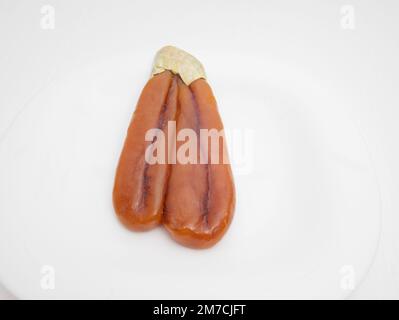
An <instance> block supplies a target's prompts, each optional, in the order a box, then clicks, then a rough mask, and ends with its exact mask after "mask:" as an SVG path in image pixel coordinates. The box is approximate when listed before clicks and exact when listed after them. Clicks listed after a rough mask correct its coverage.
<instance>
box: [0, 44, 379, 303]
mask: <svg viewBox="0 0 399 320" xmlns="http://www.w3.org/2000/svg"><path fill="white" fill-rule="evenodd" d="M132 54H134V55H135V57H134V58H135V59H132ZM152 54H153V52H147V51H142V52H138V51H136V52H134V53H132V52H129V54H120V55H115V56H112V57H105V58H104V59H103V60H95V61H92V63H91V64H90V65H87V64H84V65H79V66H76V68H74V69H71V70H70V72H69V73H68V74H67V75H65V74H62V75H59V76H56V77H55V79H54V81H53V82H52V84H51V85H49V86H48V87H46V88H45V89H44V90H43V91H42V92H41V93H40V94H39V95H38V96H36V97H35V98H34V99H33V100H32V101H31V102H30V103H29V104H28V106H27V108H26V109H24V111H23V113H21V114H20V116H19V117H18V119H17V121H15V123H14V125H13V126H12V127H11V128H10V130H9V131H8V132H7V134H6V136H5V138H4V140H3V141H1V143H0V159H1V160H0V161H1V165H0V177H1V179H0V261H1V264H0V280H2V281H3V283H4V284H5V285H6V287H7V288H8V289H9V290H10V291H12V292H13V293H14V294H15V295H16V296H18V297H21V298H161V299H163V298H169V299H172V298H224V299H228V298H341V297H344V296H345V295H347V294H348V293H350V290H351V289H352V284H356V283H358V282H359V281H360V280H361V279H362V277H363V276H364V274H365V273H366V271H367V269H368V266H369V263H370V262H371V258H372V256H373V254H374V252H375V249H376V244H377V239H378V236H379V227H380V224H379V223H380V220H379V219H380V208H379V193H378V188H377V185H376V183H375V178H374V172H373V167H372V164H371V162H370V160H369V157H368V152H367V147H366V146H365V144H364V143H363V140H362V138H361V136H360V134H359V132H358V130H357V129H356V128H355V126H354V124H353V122H352V121H351V120H350V116H349V115H348V114H347V112H346V111H345V105H344V104H342V102H340V101H336V99H335V96H334V93H333V91H327V90H325V89H329V88H328V86H327V87H326V86H323V84H322V83H321V82H320V81H317V80H315V79H312V78H311V77H310V75H309V74H307V73H306V72H305V71H303V70H296V69H294V68H293V67H291V66H288V65H287V64H285V63H283V62H281V61H276V60H272V59H265V58H264V57H257V56H256V55H255V56H253V57H250V58H247V59H246V68H245V70H244V69H243V70H234V71H233V70H231V69H229V68H228V67H229V66H230V65H232V63H233V62H234V61H237V59H240V58H241V59H242V57H234V56H231V55H230V56H229V58H228V59H226V55H223V54H220V55H218V54H217V53H212V52H211V51H209V55H208V56H207V57H206V59H207V61H206V65H205V67H206V69H207V70H208V75H209V79H210V83H211V85H212V86H213V89H214V92H215V95H216V97H217V100H218V103H219V108H220V112H221V114H222V117H223V120H224V124H225V127H226V130H229V129H230V130H231V129H232V130H235V131H236V132H238V133H239V134H240V133H243V134H244V135H245V134H247V135H248V136H247V137H249V139H250V141H247V143H246V144H245V147H246V150H245V155H247V158H246V160H245V161H244V163H235V164H234V170H235V173H236V174H235V182H236V187H237V208H236V214H235V218H234V221H233V224H232V226H231V228H230V230H229V231H228V233H227V234H226V236H225V237H224V238H223V240H222V241H221V242H220V243H219V244H218V245H217V246H215V247H214V248H212V249H209V250H202V251H197V250H191V249H187V248H185V247H182V246H180V245H178V244H176V243H175V242H173V241H172V240H171V239H170V238H169V237H168V235H167V233H166V232H164V231H163V230H162V228H158V229H156V230H153V231H150V232H147V233H133V232H129V231H127V230H126V229H124V228H123V227H122V226H121V225H120V224H119V222H118V221H117V219H116V218H115V214H114V211H113V208H112V203H111V193H112V187H113V178H114V173H115V168H116V164H117V161H118V157H119V154H120V151H121V147H122V143H123V139H124V136H125V131H126V128H127V126H128V123H129V121H130V116H131V113H132V112H133V109H134V106H135V103H136V101H137V98H138V95H139V93H140V92H141V89H142V87H143V85H144V84H145V82H146V80H147V78H148V73H149V69H150V63H151V55H152ZM222 57H223V58H222ZM137 61H143V63H142V64H140V63H137ZM230 142H231V143H230V150H231V153H232V158H233V161H234V159H236V160H237V159H238V158H239V156H240V154H242V152H241V151H240V149H239V148H237V147H236V145H237V141H233V140H231V141H230ZM250 142H252V143H250ZM238 144H239V143H238ZM234 153H235V154H234ZM46 266H47V267H46ZM49 270H53V271H54V280H55V282H54V284H55V287H54V288H52V287H51V285H50V287H49V286H48V283H49V282H46V281H47V280H48V279H49V277H51V275H52V274H51V272H50V273H49ZM50 283H51V282H50ZM46 284H47V285H46Z"/></svg>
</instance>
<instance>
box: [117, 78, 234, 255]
mask: <svg viewBox="0 0 399 320" xmlns="http://www.w3.org/2000/svg"><path fill="white" fill-rule="evenodd" d="M168 121H176V129H177V132H176V133H177V135H178V134H179V132H181V130H183V129H192V130H193V131H194V132H195V134H196V136H197V142H198V143H197V145H196V146H197V150H196V151H197V152H196V158H197V161H195V163H181V162H180V161H179V156H178V155H177V161H176V162H175V163H172V164H170V163H169V164H168V163H165V164H149V163H148V162H147V161H146V160H145V150H146V148H147V147H148V146H149V145H150V144H151V143H152V142H151V141H150V142H147V141H145V134H146V132H147V131H148V130H149V129H152V128H158V129H161V130H162V131H163V132H164V133H165V137H168V132H167V131H168ZM201 129H209V130H211V129H216V130H218V132H222V130H223V125H222V121H221V119H220V116H219V113H218V111H217V105H216V100H215V98H214V96H213V93H212V90H211V88H210V86H209V85H208V83H207V82H206V81H205V80H203V79H198V80H196V81H194V82H193V83H192V84H191V85H190V86H187V85H185V84H184V83H183V81H182V80H181V79H180V77H179V76H178V75H173V74H172V73H171V72H169V71H165V72H163V73H161V74H158V75H156V76H154V77H153V78H152V79H150V80H149V81H148V83H147V85H146V86H145V88H144V89H143V92H142V94H141V96H140V99H139V102H138V104H137V108H136V111H135V113H134V117H133V119H132V122H131V124H130V126H129V129H128V133H127V137H126V140H125V145H124V147H123V150H122V154H121V157H120V161H119V165H118V169H117V173H116V178H115V186H114V192H113V201H114V207H115V211H116V213H117V215H118V217H119V218H120V220H121V221H122V223H123V224H125V225H126V226H127V227H128V228H130V229H133V230H148V229H151V228H153V227H155V226H156V225H158V224H160V223H161V222H163V223H164V225H165V227H166V229H167V230H168V231H169V232H170V234H171V235H172V237H173V238H174V239H175V240H176V241H178V242H179V243H181V244H183V245H185V246H189V247H193V248H206V247H210V246H212V245H214V244H215V243H216V242H217V241H218V240H220V238H221V237H222V236H223V234H224V233H225V232H226V230H227V228H228V226H229V224H230V222H231V219H232V216H233V212H234V206H235V192H234V185H233V177H232V173H231V168H230V164H229V163H228V159H227V158H223V156H225V157H226V156H227V154H226V155H224V153H223V150H224V148H225V146H224V143H225V141H224V140H222V139H220V140H219V147H220V148H219V151H218V152H219V160H220V163H211V157H210V152H211V150H212V148H211V139H210V138H208V141H200V139H199V137H200V130H201ZM178 140H179V139H178ZM203 142H207V143H208V145H209V148H205V147H204V143H203ZM173 143H175V141H166V145H167V150H168V152H167V153H168V154H169V153H170V150H172V148H174V149H175V150H179V149H180V147H181V146H182V145H183V144H185V143H186V141H177V142H176V145H175V146H173ZM178 152H179V151H178ZM201 153H202V155H203V157H204V159H208V163H205V164H201V163H200V157H201ZM204 153H206V154H204Z"/></svg>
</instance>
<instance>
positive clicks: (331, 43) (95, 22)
mask: <svg viewBox="0 0 399 320" xmlns="http://www.w3.org/2000/svg"><path fill="white" fill-rule="evenodd" d="M47 4H48V5H51V6H53V7H54V8H55V29H54V30H43V29H42V28H41V24H40V23H41V19H42V16H43V15H42V14H41V8H42V7H43V5H47ZM344 5H351V6H353V8H354V10H355V11H354V12H355V28H354V29H353V30H352V29H350V30H348V29H345V28H343V27H342V25H341V19H342V13H341V8H342V6H344ZM398 17H399V4H398V3H397V2H396V1H267V2H266V1H201V2H191V1H167V2H164V1H163V2H156V1H141V2H140V1H4V0H0V25H1V28H0V35H1V39H2V41H1V47H0V70H1V73H0V85H1V95H0V139H1V138H2V137H3V135H6V134H7V130H9V129H10V128H11V127H12V126H13V123H15V121H17V119H18V116H19V115H20V114H21V113H22V112H23V110H24V107H25V106H27V105H28V104H29V102H30V101H31V100H32V99H33V98H34V97H35V96H36V95H37V94H39V93H40V92H41V90H42V89H43V88H44V87H45V86H46V85H47V84H48V83H50V82H51V80H52V78H53V77H55V76H56V75H59V74H62V73H63V72H66V71H67V70H69V68H71V67H76V66H77V65H79V64H85V63H87V62H90V61H92V60H95V59H96V57H97V56H99V55H100V54H104V52H109V53H111V52H132V53H134V49H135V48H140V47H142V46H145V47H146V48H149V49H150V54H149V55H151V54H153V53H154V52H155V51H156V50H157V49H159V48H160V47H161V46H163V45H165V44H174V45H177V46H179V47H182V48H185V49H187V50H188V51H190V52H195V53H196V55H198V56H201V57H206V53H207V52H208V48H212V51H216V52H218V51H220V52H228V51H229V50H231V52H240V53H241V55H242V56H244V57H245V56H248V57H251V53H254V52H255V53H256V54H257V55H262V54H265V56H273V57H278V58H279V59H280V60H285V61H287V62H289V63H290V64H295V65H296V66H298V67H299V68H301V69H306V70H310V72H311V73H312V74H314V75H315V76H316V77H317V78H321V79H323V80H324V81H325V82H327V83H328V85H329V86H330V87H331V88H334V92H338V94H339V95H340V96H341V97H344V99H347V102H348V105H350V106H351V112H352V113H353V114H354V118H355V121H356V122H357V124H358V126H359V127H360V128H361V131H362V133H363V135H364V137H365V139H366V141H367V145H368V147H369V151H370V155H371V158H372V160H373V163H374V166H375V170H376V172H377V176H378V183H379V187H380V192H381V200H382V204H381V205H382V214H383V217H382V236H381V239H380V243H379V249H378V252H377V255H376V257H375V259H374V261H373V264H372V267H371V269H370V271H369V273H368V275H367V277H366V278H365V280H364V281H363V283H362V284H361V285H360V286H358V288H357V290H356V291H355V292H353V294H352V295H351V297H352V298H399V251H398V248H399V235H398V227H399V224H398V223H399V217H398V212H399V165H398V163H399V151H398V138H399V129H398V120H399V111H398V107H399V97H398V96H399V95H398V90H397V89H398V74H399V62H398V59H397V57H398V56H399V22H398ZM171 20H173V21H178V23H175V22H174V23H170V21H171ZM177 25H178V26H179V27H177ZM182 30H183V31H182ZM203 62H204V64H205V65H206V61H203ZM232 67H233V66H232ZM337 130H339V128H337ZM0 178H1V177H0ZM359 223H361V222H359ZM0 263H1V261H0ZM7 297H11V295H10V294H8V293H7V292H6V291H1V293H0V298H7Z"/></svg>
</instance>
